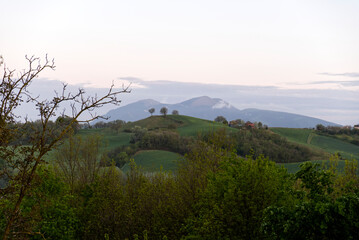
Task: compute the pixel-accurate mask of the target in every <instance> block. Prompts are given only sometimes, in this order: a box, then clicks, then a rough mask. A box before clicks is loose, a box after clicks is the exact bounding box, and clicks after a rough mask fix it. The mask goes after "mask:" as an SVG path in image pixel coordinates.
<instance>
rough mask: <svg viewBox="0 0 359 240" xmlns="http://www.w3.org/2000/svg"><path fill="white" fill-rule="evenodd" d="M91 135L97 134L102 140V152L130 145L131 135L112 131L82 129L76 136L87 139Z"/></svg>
mask: <svg viewBox="0 0 359 240" xmlns="http://www.w3.org/2000/svg"><path fill="white" fill-rule="evenodd" d="M92 134H98V135H100V136H102V138H103V146H102V148H101V151H102V152H107V151H109V150H111V149H114V148H116V147H119V146H124V145H128V144H130V136H131V133H126V132H120V133H117V132H116V131H113V130H112V129H109V128H106V129H83V130H80V131H79V133H78V136H81V137H84V138H85V137H87V136H89V135H92Z"/></svg>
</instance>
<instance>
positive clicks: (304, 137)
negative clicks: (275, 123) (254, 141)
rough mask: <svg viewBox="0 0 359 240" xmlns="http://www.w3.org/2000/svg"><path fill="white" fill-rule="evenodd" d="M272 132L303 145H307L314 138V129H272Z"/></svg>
mask: <svg viewBox="0 0 359 240" xmlns="http://www.w3.org/2000/svg"><path fill="white" fill-rule="evenodd" d="M270 130H271V131H272V132H274V133H277V134H279V135H281V136H284V137H286V138H287V139H288V140H289V141H291V142H295V143H301V144H307V143H308V140H309V138H311V137H312V136H311V134H312V133H313V130H312V129H301V128H271V129H270ZM309 142H310V141H309Z"/></svg>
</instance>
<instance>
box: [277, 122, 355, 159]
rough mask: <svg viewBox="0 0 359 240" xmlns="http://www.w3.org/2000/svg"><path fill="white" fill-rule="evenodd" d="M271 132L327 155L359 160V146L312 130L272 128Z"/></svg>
mask: <svg viewBox="0 0 359 240" xmlns="http://www.w3.org/2000/svg"><path fill="white" fill-rule="evenodd" d="M271 130H272V131H273V132H275V133H277V134H279V135H281V136H284V137H286V138H287V139H288V140H289V141H292V142H295V143H300V144H303V145H306V146H309V147H311V148H313V149H321V150H323V151H325V152H327V153H330V154H334V153H340V155H341V156H342V157H343V158H346V159H353V158H354V159H359V146H357V145H354V144H351V143H348V142H345V141H342V140H339V139H336V138H333V137H328V136H322V135H317V134H316V133H315V131H314V130H311V129H297V128H271Z"/></svg>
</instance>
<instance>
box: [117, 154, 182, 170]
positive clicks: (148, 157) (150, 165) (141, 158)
mask: <svg viewBox="0 0 359 240" xmlns="http://www.w3.org/2000/svg"><path fill="white" fill-rule="evenodd" d="M180 157H181V155H179V154H177V153H173V152H168V151H163V150H144V151H139V152H138V153H136V154H135V156H134V161H135V163H136V165H137V166H139V167H140V168H141V169H142V170H143V171H145V172H158V171H160V170H161V168H162V170H164V171H175V170H176V169H177V161H178V159H179V158H180ZM129 170H130V164H129V163H127V164H125V165H124V166H123V167H122V171H123V172H128V171H129Z"/></svg>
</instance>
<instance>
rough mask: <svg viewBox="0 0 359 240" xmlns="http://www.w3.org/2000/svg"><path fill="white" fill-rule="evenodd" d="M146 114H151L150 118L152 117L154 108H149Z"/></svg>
mask: <svg viewBox="0 0 359 240" xmlns="http://www.w3.org/2000/svg"><path fill="white" fill-rule="evenodd" d="M148 112H149V113H150V114H151V117H152V114H153V113H154V112H155V109H154V108H150V109H148Z"/></svg>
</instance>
